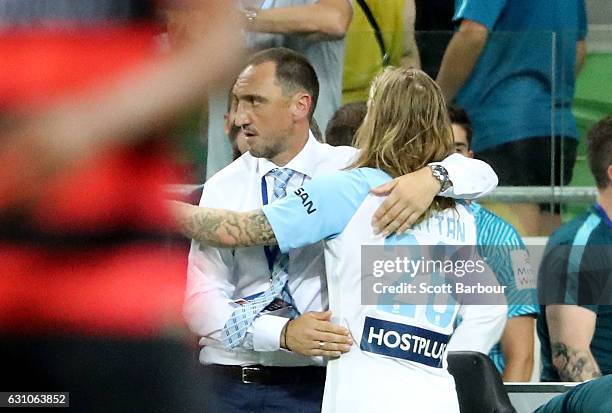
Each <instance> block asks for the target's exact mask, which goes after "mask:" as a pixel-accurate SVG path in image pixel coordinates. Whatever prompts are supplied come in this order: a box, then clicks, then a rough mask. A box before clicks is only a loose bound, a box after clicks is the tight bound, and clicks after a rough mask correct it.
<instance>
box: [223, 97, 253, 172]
mask: <svg viewBox="0 0 612 413" xmlns="http://www.w3.org/2000/svg"><path fill="white" fill-rule="evenodd" d="M236 106H237V102H236V99H233V98H232V89H230V92H229V96H228V98H227V113H226V114H225V115H223V131H224V132H225V135H226V136H227V139H228V140H229V142H230V144H231V145H232V153H233V155H232V157H233V160H234V161H235V160H236V159H238V158H240V156H241V155H242V154H243V153H245V152H246V151H248V148H247V143H246V140H245V136H244V131H243V130H242V129H241V128H240V127H238V126H236V123H235V120H236Z"/></svg>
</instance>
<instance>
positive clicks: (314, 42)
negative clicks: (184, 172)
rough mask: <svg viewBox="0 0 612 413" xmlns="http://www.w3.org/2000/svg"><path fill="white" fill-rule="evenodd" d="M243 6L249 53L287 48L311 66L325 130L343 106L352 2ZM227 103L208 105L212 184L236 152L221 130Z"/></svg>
mask: <svg viewBox="0 0 612 413" xmlns="http://www.w3.org/2000/svg"><path fill="white" fill-rule="evenodd" d="M241 4H242V5H243V6H244V9H243V12H244V22H245V24H246V35H245V37H246V45H247V47H248V48H249V49H250V50H253V51H257V50H262V49H266V48H269V47H279V46H283V47H287V48H289V49H292V50H295V51H296V52H298V53H301V54H303V55H304V56H306V58H307V59H308V60H309V61H310V62H311V63H312V65H313V66H314V68H315V70H316V72H317V76H318V78H319V81H320V83H321V96H320V98H319V102H318V104H317V109H316V111H315V114H314V117H315V119H316V120H317V123H318V124H319V126H320V127H321V128H322V129H323V130H325V127H326V126H327V122H328V121H329V119H330V118H331V116H332V115H333V113H334V112H335V110H336V109H337V108H338V107H339V106H340V101H341V94H342V67H343V61H344V35H345V33H346V30H347V28H348V26H349V23H350V22H351V18H352V13H353V10H352V5H351V1H350V0H265V1H262V0H242V1H241ZM258 5H260V7H258ZM230 86H231V85H228V87H230ZM225 98H226V97H225V95H219V96H213V97H212V98H211V99H210V100H209V116H208V119H209V124H208V128H207V130H208V132H207V139H208V143H209V146H208V159H207V168H206V176H207V177H208V178H209V177H211V176H212V175H213V174H214V173H215V172H217V171H219V170H221V169H222V168H223V167H225V166H226V165H228V164H229V163H230V162H231V159H232V157H231V154H232V150H231V147H230V145H229V143H228V142H227V140H226V139H225V138H224V136H223V125H222V124H221V119H222V118H223V114H224V113H225V111H226V103H225Z"/></svg>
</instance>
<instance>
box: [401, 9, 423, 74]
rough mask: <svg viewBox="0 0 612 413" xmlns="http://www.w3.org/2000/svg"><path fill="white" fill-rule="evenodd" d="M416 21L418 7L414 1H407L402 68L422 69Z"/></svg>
mask: <svg viewBox="0 0 612 413" xmlns="http://www.w3.org/2000/svg"><path fill="white" fill-rule="evenodd" d="M415 20H416V6H415V3H414V0H406V1H405V2H404V25H405V29H404V34H403V39H402V40H403V44H402V48H403V51H402V58H401V60H400V66H402V67H416V68H420V67H421V58H420V56H419V48H418V46H417V43H416V38H415V33H414V23H415Z"/></svg>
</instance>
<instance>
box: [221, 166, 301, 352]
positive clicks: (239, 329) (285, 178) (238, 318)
mask: <svg viewBox="0 0 612 413" xmlns="http://www.w3.org/2000/svg"><path fill="white" fill-rule="evenodd" d="M294 174H295V171H293V170H291V169H289V168H275V169H272V170H271V171H270V172H268V173H267V175H268V176H271V177H272V178H273V181H274V185H273V189H272V195H273V196H272V202H274V201H275V200H277V199H280V198H284V197H285V196H286V195H287V184H288V183H289V180H290V179H291V177H292V176H293V175H294ZM262 179H265V178H262ZM270 250H271V251H272V252H273V256H275V258H274V265H273V268H272V275H271V277H270V287H268V289H267V290H266V291H264V292H263V293H261V294H260V295H258V296H257V297H256V298H254V299H252V300H250V301H248V302H247V303H246V304H244V305H240V306H238V307H237V308H236V309H234V311H233V312H232V314H231V316H230V318H229V319H228V320H227V322H226V323H225V326H224V327H223V333H222V340H223V344H224V345H225V346H226V347H227V348H229V349H233V348H236V347H238V346H239V345H240V344H241V343H242V342H243V340H244V338H245V336H246V333H247V330H248V329H249V327H250V326H251V325H252V324H253V321H255V319H256V318H257V317H258V316H259V314H260V313H261V312H262V311H263V310H265V309H266V307H268V306H269V305H270V304H271V303H272V302H273V301H274V299H275V298H277V297H278V298H281V299H282V300H283V301H285V302H286V303H288V304H290V305H291V308H292V316H298V315H299V312H298V311H297V310H296V309H295V302H294V301H293V297H291V294H290V293H289V290H288V288H287V280H288V279H289V274H288V267H289V255H288V254H281V253H280V251H279V249H278V247H277V246H275V247H273V248H271V249H270Z"/></svg>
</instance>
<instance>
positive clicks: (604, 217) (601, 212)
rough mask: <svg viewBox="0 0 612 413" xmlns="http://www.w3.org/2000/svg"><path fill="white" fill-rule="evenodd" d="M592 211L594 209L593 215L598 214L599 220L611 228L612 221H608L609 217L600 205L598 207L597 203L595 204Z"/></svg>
mask: <svg viewBox="0 0 612 413" xmlns="http://www.w3.org/2000/svg"><path fill="white" fill-rule="evenodd" d="M594 209H595V213H596V214H598V215H599V216H600V217H601V219H602V220H603V221H604V222H605V223H606V224H607V225H608V226H609V227H612V221H611V220H610V217H609V216H608V214H607V213H606V211H604V209H603V207H602V206H601V205H599V203H596V204H595V205H594Z"/></svg>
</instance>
